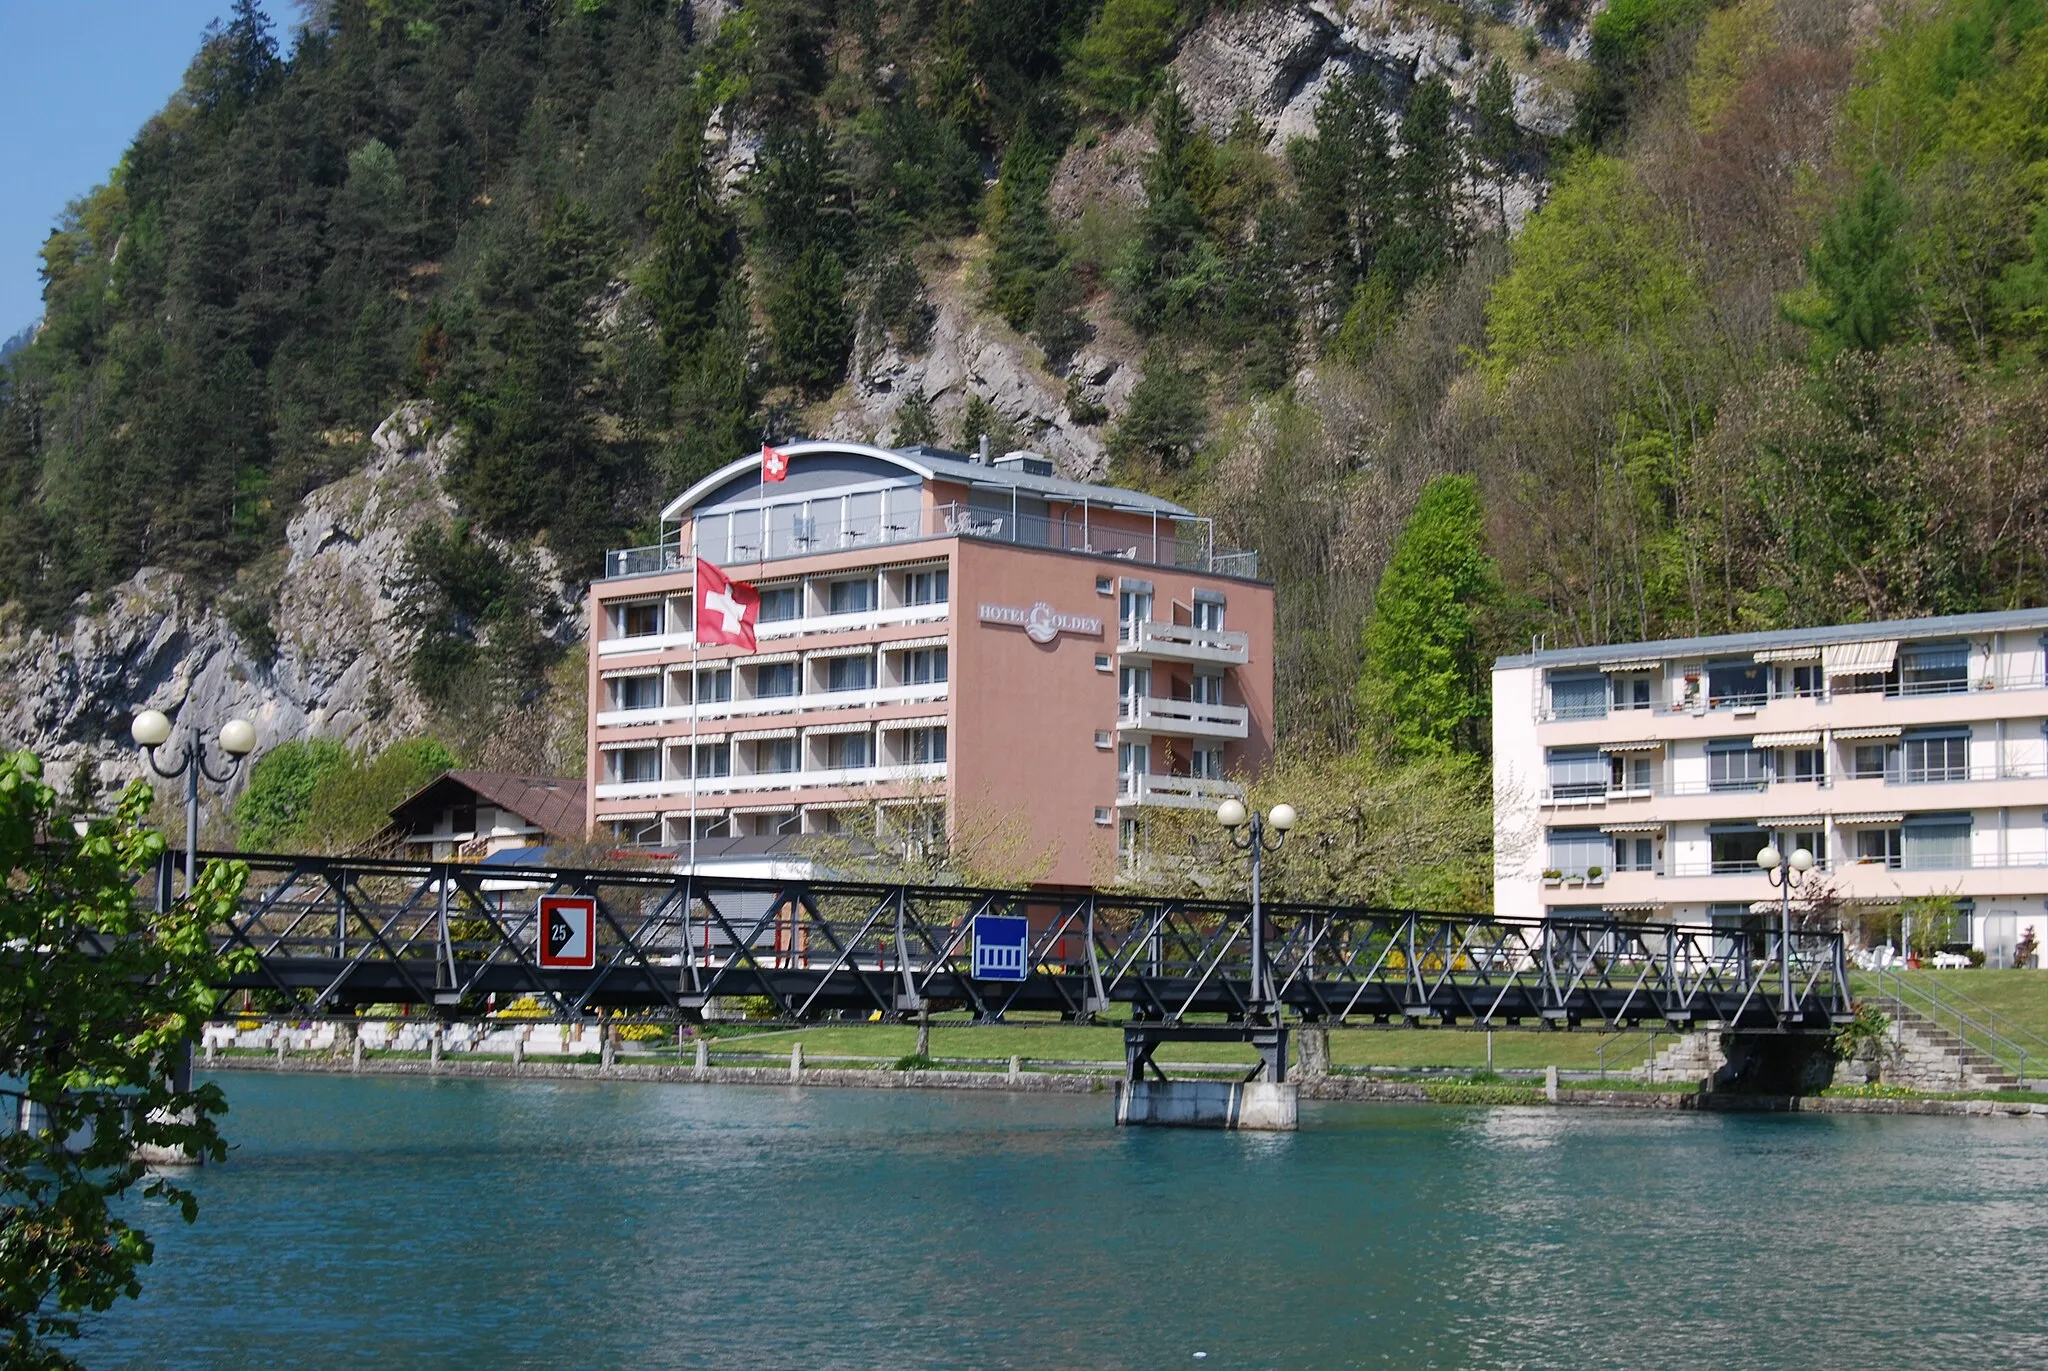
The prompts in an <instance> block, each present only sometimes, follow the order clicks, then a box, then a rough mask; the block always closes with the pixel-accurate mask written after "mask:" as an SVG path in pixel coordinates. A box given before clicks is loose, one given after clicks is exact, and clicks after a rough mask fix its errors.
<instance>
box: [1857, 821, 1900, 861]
mask: <svg viewBox="0 0 2048 1371" xmlns="http://www.w3.org/2000/svg"><path fill="white" fill-rule="evenodd" d="M1899 848H1900V843H1899V830H1898V829H1896V828H1863V829H1858V830H1857V831H1856V860H1857V861H1859V862H1875V863H1877V864H1878V865H1880V866H1888V867H1890V868H1892V870H1894V871H1896V870H1898V868H1899Z"/></svg>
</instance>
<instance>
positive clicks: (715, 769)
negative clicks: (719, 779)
mask: <svg viewBox="0 0 2048 1371" xmlns="http://www.w3.org/2000/svg"><path fill="white" fill-rule="evenodd" d="M688 751H689V749H688V748H685V749H684V752H685V753H687V752H688ZM693 774H694V775H698V776H730V775H732V746H731V744H729V743H699V744H697V769H696V771H695V772H694V773H693Z"/></svg>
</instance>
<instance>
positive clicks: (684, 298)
mask: <svg viewBox="0 0 2048 1371" xmlns="http://www.w3.org/2000/svg"><path fill="white" fill-rule="evenodd" d="M647 199H648V205H647V217H648V218H649V219H651V220H653V221H654V224H655V233H654V244H653V248H654V250H653V253H652V255H651V257H650V259H649V262H648V276H647V282H646V290H647V297H648V302H649V304H650V305H651V306H652V308H653V311H654V319H655V322H656V323H657V324H658V325H660V328H661V340H662V344H663V346H664V347H665V348H666V349H667V350H668V352H669V355H670V356H671V357H672V358H677V359H680V358H682V357H686V356H688V355H690V354H691V353H692V352H693V351H695V350H696V349H697V348H698V347H699V346H700V345H701V344H702V343H703V340H704V335H705V334H707V333H709V332H710V331H711V330H712V329H713V328H715V327H716V326H717V323H718V301H719V294H720V290H719V286H720V281H721V277H722V274H723V272H724V271H725V269H726V266H727V263H728V262H729V260H730V258H731V256H732V241H731V240H732V236H733V234H732V225H731V224H730V223H729V222H728V220H727V218H726V214H725V210H724V209H723V208H722V207H721V206H720V205H719V203H718V188H717V186H716V185H714V184H713V182H712V179H711V168H710V167H709V165H707V164H706V162H705V160H704V120H703V117H702V116H701V115H700V114H698V113H697V111H695V110H694V109H693V110H691V111H690V113H689V114H688V115H686V116H685V117H684V118H683V119H682V120H681V121H680V122H679V123H678V124H677V125H676V135H675V140H674V141H673V142H672V143H670V144H669V147H668V150H667V151H666V152H664V153H663V154H662V155H661V160H660V161H659V162H657V163H655V165H654V171H653V173H652V174H651V175H650V176H649V177H648V182H647Z"/></svg>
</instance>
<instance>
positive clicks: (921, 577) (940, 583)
mask: <svg viewBox="0 0 2048 1371" xmlns="http://www.w3.org/2000/svg"><path fill="white" fill-rule="evenodd" d="M947 579H948V574H947V572H946V571H945V570H944V569H943V568H942V569H940V570H938V571H913V572H911V573H910V574H909V575H907V576H905V577H904V578H903V603H904V604H906V605H942V604H944V603H946V594H947Z"/></svg>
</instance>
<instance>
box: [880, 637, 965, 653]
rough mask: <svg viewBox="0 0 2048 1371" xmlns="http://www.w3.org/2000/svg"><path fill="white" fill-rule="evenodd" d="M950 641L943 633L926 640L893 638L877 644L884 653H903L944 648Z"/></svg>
mask: <svg viewBox="0 0 2048 1371" xmlns="http://www.w3.org/2000/svg"><path fill="white" fill-rule="evenodd" d="M949 641H951V640H950V639H948V638H947V637H946V635H945V634H943V633H934V634H932V635H931V636H930V637H928V638H895V639H891V640H890V641H889V642H886V643H882V644H879V646H880V647H881V649H882V651H884V652H903V651H907V650H908V649H910V648H916V647H944V646H945V645H946V644H947V643H948V642H949Z"/></svg>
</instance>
